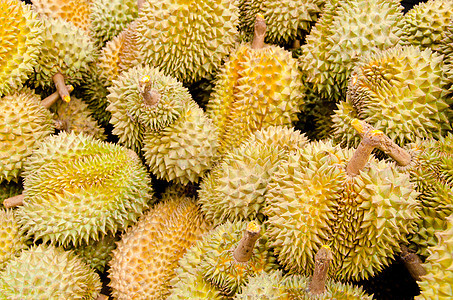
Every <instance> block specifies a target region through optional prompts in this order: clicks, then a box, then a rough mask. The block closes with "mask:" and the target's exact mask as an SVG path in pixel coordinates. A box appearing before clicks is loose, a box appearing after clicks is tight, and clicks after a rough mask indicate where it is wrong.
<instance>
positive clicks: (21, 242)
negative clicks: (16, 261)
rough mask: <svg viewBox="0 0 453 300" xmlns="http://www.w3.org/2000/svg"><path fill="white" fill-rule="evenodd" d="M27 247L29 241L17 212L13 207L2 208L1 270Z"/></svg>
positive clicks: (0, 210) (0, 215)
mask: <svg viewBox="0 0 453 300" xmlns="http://www.w3.org/2000/svg"><path fill="white" fill-rule="evenodd" d="M25 248H27V243H26V240H25V237H24V235H23V234H22V233H21V231H20V228H19V224H18V223H17V219H16V216H15V212H14V211H13V210H11V209H7V210H5V209H0V270H2V269H3V268H4V267H5V265H6V263H7V262H8V260H10V259H11V258H13V257H14V256H16V255H17V254H19V253H20V252H21V250H22V249H25Z"/></svg>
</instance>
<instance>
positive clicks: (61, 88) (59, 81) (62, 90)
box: [52, 72, 71, 102]
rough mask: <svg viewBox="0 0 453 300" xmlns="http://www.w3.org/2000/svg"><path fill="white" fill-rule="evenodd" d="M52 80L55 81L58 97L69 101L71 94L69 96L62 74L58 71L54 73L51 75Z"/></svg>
mask: <svg viewBox="0 0 453 300" xmlns="http://www.w3.org/2000/svg"><path fill="white" fill-rule="evenodd" d="M52 80H53V82H54V83H55V87H56V88H57V91H58V93H59V94H60V98H61V99H62V100H63V101H65V102H69V101H71V96H69V91H68V89H67V87H66V84H65V82H64V76H63V74H61V73H60V72H58V73H56V74H55V75H53V77H52Z"/></svg>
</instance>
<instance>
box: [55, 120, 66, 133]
mask: <svg viewBox="0 0 453 300" xmlns="http://www.w3.org/2000/svg"><path fill="white" fill-rule="evenodd" d="M55 128H56V129H58V130H63V131H66V130H68V122H66V121H65V120H55Z"/></svg>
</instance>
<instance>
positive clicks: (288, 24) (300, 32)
mask: <svg viewBox="0 0 453 300" xmlns="http://www.w3.org/2000/svg"><path fill="white" fill-rule="evenodd" d="M324 2H326V1H323V0H297V1H294V0H283V1H272V0H264V1H259V0H240V1H239V3H238V6H239V11H240V14H239V21H240V25H239V30H240V31H241V35H242V36H243V38H244V39H245V40H247V41H250V40H251V39H252V37H253V32H254V24H255V19H256V15H257V14H261V15H262V16H263V18H264V20H266V25H267V27H268V28H267V32H266V42H268V43H271V44H279V45H282V46H283V45H285V44H288V43H289V42H291V41H294V40H296V39H301V38H303V37H304V35H305V34H307V33H308V32H309V31H310V29H311V26H312V24H314V23H315V22H316V21H317V19H318V14H319V13H320V12H321V9H322V7H323V5H324Z"/></svg>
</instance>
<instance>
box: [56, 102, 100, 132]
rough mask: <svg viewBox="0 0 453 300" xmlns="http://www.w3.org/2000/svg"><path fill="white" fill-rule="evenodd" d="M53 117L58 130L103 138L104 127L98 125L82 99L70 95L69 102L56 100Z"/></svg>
mask: <svg viewBox="0 0 453 300" xmlns="http://www.w3.org/2000/svg"><path fill="white" fill-rule="evenodd" d="M54 111H55V115H54V119H55V120H56V121H57V123H56V124H57V125H56V126H57V127H58V126H60V128H58V129H60V130H64V131H66V132H74V133H76V134H77V133H81V132H83V133H86V134H87V135H91V136H93V137H95V138H96V139H100V140H105V139H106V136H105V134H104V128H102V127H100V126H99V124H98V123H97V122H96V120H95V119H94V118H93V117H92V116H91V113H92V112H91V111H90V110H89V109H88V105H87V104H85V103H83V102H82V100H80V99H78V98H75V97H71V101H70V102H69V103H67V102H64V101H58V102H57V103H56V105H55V108H54Z"/></svg>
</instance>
